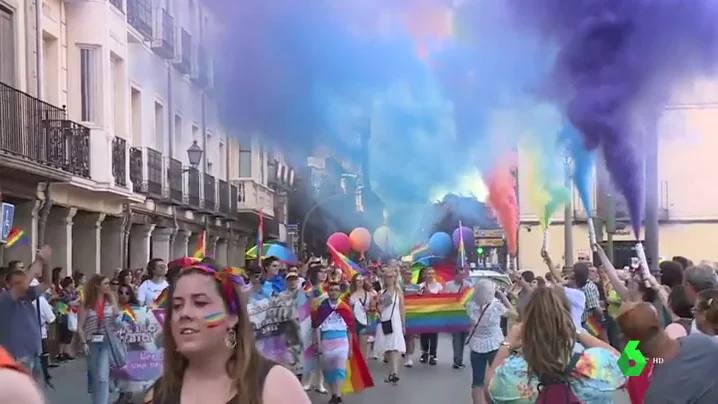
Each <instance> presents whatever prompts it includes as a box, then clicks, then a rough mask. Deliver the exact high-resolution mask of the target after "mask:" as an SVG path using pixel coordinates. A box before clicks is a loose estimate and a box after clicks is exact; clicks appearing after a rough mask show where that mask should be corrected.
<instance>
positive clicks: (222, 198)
mask: <svg viewBox="0 0 718 404" xmlns="http://www.w3.org/2000/svg"><path fill="white" fill-rule="evenodd" d="M217 183H218V184H219V190H218V192H217V195H218V197H219V203H218V205H219V211H220V213H222V214H224V215H229V184H228V183H227V181H224V180H219V181H217Z"/></svg>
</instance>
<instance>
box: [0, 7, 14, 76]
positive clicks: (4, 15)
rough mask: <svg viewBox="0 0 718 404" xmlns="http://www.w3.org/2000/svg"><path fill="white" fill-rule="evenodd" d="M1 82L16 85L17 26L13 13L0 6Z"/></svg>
mask: <svg viewBox="0 0 718 404" xmlns="http://www.w3.org/2000/svg"><path fill="white" fill-rule="evenodd" d="M0 82H3V83H6V84H9V85H11V86H14V85H15V27H14V25H13V15H12V13H11V12H10V11H9V10H7V9H5V8H3V7H1V6H0Z"/></svg>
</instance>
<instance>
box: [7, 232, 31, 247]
mask: <svg viewBox="0 0 718 404" xmlns="http://www.w3.org/2000/svg"><path fill="white" fill-rule="evenodd" d="M25 243H27V238H26V237H25V231H24V230H20V229H18V228H13V229H12V230H10V233H9V234H8V235H7V239H6V240H5V247H6V248H10V247H12V246H14V245H15V244H25Z"/></svg>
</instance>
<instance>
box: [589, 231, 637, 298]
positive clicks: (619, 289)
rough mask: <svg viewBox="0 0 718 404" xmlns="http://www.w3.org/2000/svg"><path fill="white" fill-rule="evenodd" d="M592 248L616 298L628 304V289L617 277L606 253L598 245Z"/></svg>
mask: <svg viewBox="0 0 718 404" xmlns="http://www.w3.org/2000/svg"><path fill="white" fill-rule="evenodd" d="M593 246H594V249H595V250H596V252H597V253H598V258H599V259H600V260H601V265H603V270H604V271H605V273H606V275H607V276H608V280H609V281H610V282H611V286H613V290H615V291H616V293H618V296H619V297H620V298H621V300H622V301H623V302H630V301H631V293H630V292H629V291H628V288H627V287H626V285H625V284H624V283H623V281H622V280H621V279H620V278H619V277H618V273H616V268H615V267H614V266H613V264H612V263H611V260H609V259H608V256H607V255H606V252H605V251H603V248H601V246H600V245H598V244H594V245H593Z"/></svg>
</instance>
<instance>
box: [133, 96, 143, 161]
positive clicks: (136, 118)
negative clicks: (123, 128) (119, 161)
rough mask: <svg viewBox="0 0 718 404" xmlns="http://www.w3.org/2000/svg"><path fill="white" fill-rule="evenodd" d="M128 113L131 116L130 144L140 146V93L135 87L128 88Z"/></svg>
mask: <svg viewBox="0 0 718 404" xmlns="http://www.w3.org/2000/svg"><path fill="white" fill-rule="evenodd" d="M130 108H131V111H130V113H131V114H132V115H131V116H132V144H133V145H134V146H135V147H139V146H142V145H143V143H142V93H141V92H140V90H138V89H136V88H135V87H131V88H130Z"/></svg>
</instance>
